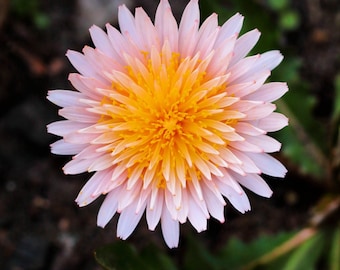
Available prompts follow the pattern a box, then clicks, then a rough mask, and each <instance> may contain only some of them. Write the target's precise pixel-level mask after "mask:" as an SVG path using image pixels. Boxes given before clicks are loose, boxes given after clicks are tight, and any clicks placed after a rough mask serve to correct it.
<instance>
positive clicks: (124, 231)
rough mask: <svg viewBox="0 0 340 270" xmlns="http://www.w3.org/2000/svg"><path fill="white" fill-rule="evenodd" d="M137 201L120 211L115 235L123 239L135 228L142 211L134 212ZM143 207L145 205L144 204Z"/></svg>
mask: <svg viewBox="0 0 340 270" xmlns="http://www.w3.org/2000/svg"><path fill="white" fill-rule="evenodd" d="M136 206H137V202H136V201H135V202H133V203H132V204H130V205H129V206H128V207H126V208H125V209H124V211H122V213H121V214H120V217H119V220H118V224H117V237H119V238H121V239H123V240H125V239H126V238H128V237H129V236H130V234H131V233H132V232H133V231H134V229H135V228H136V226H137V224H138V222H139V221H140V219H141V217H142V215H143V213H144V211H139V212H138V213H136ZM144 209H145V205H144Z"/></svg>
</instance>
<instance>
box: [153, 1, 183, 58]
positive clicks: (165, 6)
mask: <svg viewBox="0 0 340 270" xmlns="http://www.w3.org/2000/svg"><path fill="white" fill-rule="evenodd" d="M155 28H156V30H157V32H158V35H159V39H160V42H161V44H164V43H165V41H166V40H168V42H169V44H170V47H171V50H172V51H174V52H176V51H178V26H177V22H176V19H175V17H174V15H173V14H172V11H171V8H170V5H169V2H168V1H167V0H161V1H160V3H159V5H158V8H157V11H156V17H155Z"/></svg>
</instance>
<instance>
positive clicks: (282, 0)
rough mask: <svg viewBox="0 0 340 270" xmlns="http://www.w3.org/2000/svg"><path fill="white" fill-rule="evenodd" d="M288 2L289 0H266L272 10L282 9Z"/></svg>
mask: <svg viewBox="0 0 340 270" xmlns="http://www.w3.org/2000/svg"><path fill="white" fill-rule="evenodd" d="M288 4H289V0H268V5H269V6H270V7H271V8H272V9H273V10H282V9H284V8H286V7H287V6H288Z"/></svg>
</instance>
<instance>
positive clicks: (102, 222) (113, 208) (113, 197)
mask: <svg viewBox="0 0 340 270" xmlns="http://www.w3.org/2000/svg"><path fill="white" fill-rule="evenodd" d="M118 191H119V189H114V190H112V191H110V192H109V193H108V194H107V195H106V197H105V200H104V201H103V203H102V205H101V207H100V209H99V212H98V216H97V225H98V226H99V227H102V228H104V227H105V226H106V224H107V223H109V221H110V220H111V218H112V217H113V216H114V215H115V214H116V212H117V207H118V201H117V193H118Z"/></svg>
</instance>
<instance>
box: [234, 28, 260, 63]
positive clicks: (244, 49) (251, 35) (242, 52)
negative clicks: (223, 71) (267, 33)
mask: <svg viewBox="0 0 340 270" xmlns="http://www.w3.org/2000/svg"><path fill="white" fill-rule="evenodd" d="M260 35H261V33H260V31H259V30H257V29H254V30H252V31H249V32H247V33H245V34H244V35H242V36H241V37H240V38H239V39H238V40H237V41H236V44H235V50H234V53H235V54H234V56H233V58H232V59H231V61H230V66H233V65H234V64H236V63H237V62H238V61H240V59H242V58H243V57H245V56H246V55H247V54H248V53H249V52H250V50H251V49H252V48H253V47H254V46H255V44H256V43H257V41H258V40H259V38H260Z"/></svg>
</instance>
